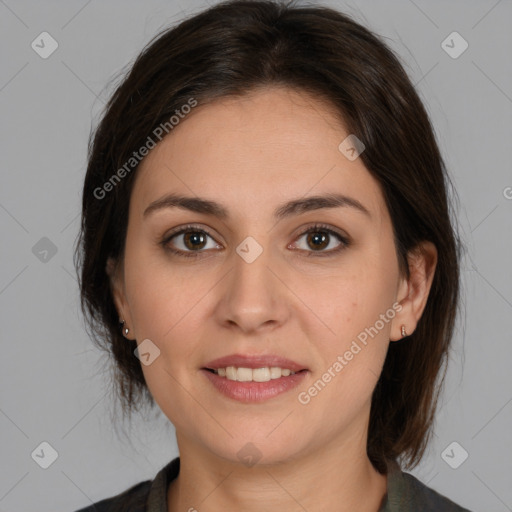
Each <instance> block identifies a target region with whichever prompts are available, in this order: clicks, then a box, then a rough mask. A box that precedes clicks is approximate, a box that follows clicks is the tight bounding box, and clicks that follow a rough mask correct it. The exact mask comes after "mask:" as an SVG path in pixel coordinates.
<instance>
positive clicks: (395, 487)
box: [380, 461, 471, 512]
mask: <svg viewBox="0 0 512 512" xmlns="http://www.w3.org/2000/svg"><path fill="white" fill-rule="evenodd" d="M417 510H421V511H422V512H471V511H469V510H468V509H466V508H463V507H461V506H460V505H457V504H456V503H454V502H453V501H451V500H450V499H449V498H447V497H446V496H443V495H442V494H440V493H438V492H437V491H435V490H434V489H431V488H430V487H428V486H427V485H425V484H424V483H423V482H421V481H420V480H418V479H417V478H416V477H415V476H414V475H411V474H410V473H405V472H404V471H402V470H401V469H400V467H399V466H398V464H397V463H396V462H395V461H394V462H393V463H392V464H391V466H390V468H389V471H388V488H387V495H386V498H385V501H384V504H383V507H382V508H381V511H380V512H416V511H417Z"/></svg>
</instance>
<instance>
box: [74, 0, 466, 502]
mask: <svg viewBox="0 0 512 512" xmlns="http://www.w3.org/2000/svg"><path fill="white" fill-rule="evenodd" d="M448 185H449V178H448V175H447V173H446V171H445V168H444V164H443V161H442V157H441V155H440V153H439V149H438V146H437V144H436V140H435V136H434V134H433V130H432V128H431V125H430V122H429V119H428V116H427V114H426V112H425V109H424V107H423V105H422V103H421V101H420V99H419V98H418V95H417V94H416V92H415V90H414V88H413V86H412V85H411V82H410V81H409V79H408V78H407V76H406V74H405V72H404V70H403V68H402V67H401V65H400V64H399V62H398V60H397V59H396V57H395V56H394V55H393V54H392V52H391V51H390V50H389V49H388V48H387V47H386V46H385V45H384V44H383V43H382V42H381V41H380V39H378V38H377V37H376V36H375V35H373V34H372V33H371V32H369V31H368V30H367V29H366V28H364V27H362V26H361V25H359V24H357V23H355V22H354V21H352V20H351V19H350V18H348V17H347V16H345V15H342V14H340V13H338V12H336V11H334V10H331V9H328V8H323V7H296V6H291V5H288V6H286V5H283V4H280V3H276V2H271V1H254V2H253V1H231V2H225V3H222V4H218V5H216V6H214V7H212V8H210V9H208V10H206V11H204V12H202V13H200V14H198V15H196V16H194V17H192V18H190V19H188V20H186V21H184V22H182V23H181V24H180V25H179V26H177V27H176V28H172V29H169V30H167V31H165V32H163V33H162V34H160V35H159V36H158V37H157V38H156V39H155V40H154V41H153V42H152V43H151V44H150V45H148V47H146V48H145V49H144V51H143V52H142V53H141V55H140V56H139V57H138V59H137V60H136V62H135V63H134V65H133V67H132V68H131V70H130V72H129V73H128V75H127V76H126V78H125V79H124V81H123V82H122V83H121V84H120V85H119V87H118V88H117V90H116V91H115V93H114V95H113V97H112V99H111V100H110V102H109V103H108V105H107V108H106V112H105V114H104V116H103V119H102V120H101V123H100V124H99V126H98V128H97V130H96V132H95V135H94V138H93V139H92V141H91V145H90V155H89V165H88V169H87V175H86V178H85V184H84V193H83V216H82V228H81V233H80V240H79V244H78V246H77V266H78V268H79V271H80V277H81V278H80V286H81V294H82V307H83V310H84V313H85V314H86V315H87V318H88V321H89V323H90V326H91V328H92V330H93V331H94V332H95V333H96V341H97V342H98V344H99V345H100V346H103V347H105V348H106V349H107V350H109V351H110V352H111V353H112V355H113V357H114V360H115V362H116V365H117V369H118V372H117V384H118V389H119V395H120V397H121V399H122V404H123V407H124V410H125V411H127V412H130V411H131V410H134V409H136V408H137V407H138V406H139V405H140V404H141V403H149V404H151V406H154V405H155V403H156V404H158V406H159V408H160V409H161V410H162V412H163V413H164V414H165V415H166V416H167V417H168V419H169V420H170V422H172V424H173V425H174V427H175V429H176V438H177V444H178V448H179V453H180V456H179V458H176V459H174V460H172V461H170V462H169V464H168V465H167V466H166V467H165V468H163V469H162V470H161V471H160V472H159V473H158V475H157V476H156V478H155V479H154V480H152V481H151V480H148V481H145V482H141V483H139V484H138V485H136V486H133V487H131V488H130V489H127V490H126V491H125V492H124V493H122V494H120V495H117V496H114V497H111V498H109V499H106V500H103V501H101V502H99V503H96V504H94V505H92V506H90V507H88V508H85V509H82V511H92V510H96V511H103V510H105V511H107V510H108V511H110V510H137V511H151V512H156V511H161V512H164V511H169V512H176V511H178V510H183V511H185V510H188V511H194V510H198V511H200V512H202V511H218V510H248V511H253V510H254V511H256V510H264V509H268V508H270V507H271V506H272V507H274V508H276V507H277V508H278V509H279V510H281V511H291V510H299V509H301V510H308V511H311V512H312V511H320V510H336V511H349V510H350V511H352V510H358V511H368V512H377V511H397V510H400V511H406V510H422V511H427V510H432V511H433V510H436V511H462V510H467V509H463V508H461V507H459V506H458V505H456V504H455V503H453V502H452V501H450V500H449V499H448V498H446V497H443V496H441V495H440V494H438V493H437V492H435V491H434V490H432V489H429V488H428V487H426V486H425V485H424V484H422V483H421V482H420V481H419V480H417V479H416V478H415V477H413V476H412V475H410V474H408V473H405V472H403V471H402V469H401V466H402V465H404V466H405V467H407V468H410V467H414V466H415V465H416V464H417V463H418V462H419V461H420V459H421V457H422V455H423V453H424V451H425V447H426V445H427V442H428V440H429V437H430V435H431V427H432V422H433V418H434V412H435V409H436V402H437V397H438V393H439V391H440V388H441V384H442V380H443V376H444V373H443V371H442V370H445V369H446V367H445V363H446V358H447V353H448V349H449V345H450V340H451V337H452V333H453V326H454V321H455V318H456V312H457V305H458V297H459V254H460V248H459V247H460V244H459V242H458V238H457V235H456V233H455V230H454V228H453V226H452V221H451V219H450V203H449V199H448V194H447V186H448Z"/></svg>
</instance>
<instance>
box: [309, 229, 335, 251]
mask: <svg viewBox="0 0 512 512" xmlns="http://www.w3.org/2000/svg"><path fill="white" fill-rule="evenodd" d="M307 235H308V236H307V238H306V240H307V243H308V244H309V247H311V248H312V249H313V250H314V251H318V250H320V249H325V248H326V247H327V246H328V245H329V238H330V235H329V234H328V233H326V232H325V231H311V232H309V233H308V234H307Z"/></svg>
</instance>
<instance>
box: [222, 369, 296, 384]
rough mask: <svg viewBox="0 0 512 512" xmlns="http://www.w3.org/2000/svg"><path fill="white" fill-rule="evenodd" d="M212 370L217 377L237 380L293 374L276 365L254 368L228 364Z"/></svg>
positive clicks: (267, 379)
mask: <svg viewBox="0 0 512 512" xmlns="http://www.w3.org/2000/svg"><path fill="white" fill-rule="evenodd" d="M214 372H215V373H216V374H217V375H218V376H219V377H226V378H227V379H228V380H237V381H239V382H268V381H269V380H272V379H279V378H281V377H288V375H294V374H295V372H293V371H291V370H289V369H288V368H279V367H277V366H272V367H271V368H269V367H265V368H255V369H254V370H253V369H252V368H243V367H238V368H237V367H236V366H228V367H227V368H218V369H217V370H214Z"/></svg>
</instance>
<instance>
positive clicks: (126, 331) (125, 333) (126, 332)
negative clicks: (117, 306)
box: [119, 319, 130, 336]
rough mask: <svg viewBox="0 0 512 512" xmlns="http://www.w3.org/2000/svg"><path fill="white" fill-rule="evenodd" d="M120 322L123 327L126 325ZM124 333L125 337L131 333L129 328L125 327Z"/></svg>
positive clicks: (122, 321)
mask: <svg viewBox="0 0 512 512" xmlns="http://www.w3.org/2000/svg"><path fill="white" fill-rule="evenodd" d="M119 322H120V323H121V325H124V320H121V319H119ZM123 332H124V335H125V336H126V335H127V334H128V333H129V332H130V329H128V327H125V328H124V329H123Z"/></svg>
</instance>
